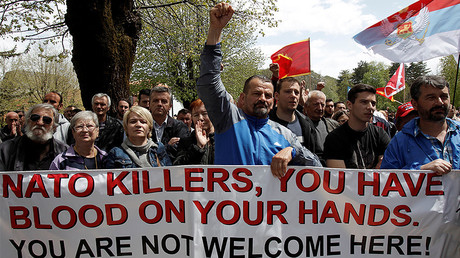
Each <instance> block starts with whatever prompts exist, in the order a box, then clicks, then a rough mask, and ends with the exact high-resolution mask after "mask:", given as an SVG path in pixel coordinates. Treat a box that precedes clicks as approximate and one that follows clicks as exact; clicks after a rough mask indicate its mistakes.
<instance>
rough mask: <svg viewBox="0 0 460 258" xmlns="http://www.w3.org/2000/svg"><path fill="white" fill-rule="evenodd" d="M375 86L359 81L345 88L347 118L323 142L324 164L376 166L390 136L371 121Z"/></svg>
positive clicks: (329, 165) (369, 167) (374, 102)
mask: <svg viewBox="0 0 460 258" xmlns="http://www.w3.org/2000/svg"><path fill="white" fill-rule="evenodd" d="M375 93H376V90H375V89H374V88H373V87H372V86H370V85H367V84H358V85H355V86H354V87H353V88H351V89H350V91H349V92H348V100H347V107H348V109H349V110H350V113H349V119H348V121H347V122H345V123H344V124H343V125H341V126H339V127H338V128H336V129H335V130H333V131H332V132H330V133H329V134H328V135H327V137H326V141H325V142H324V158H325V159H326V166H327V167H333V168H360V169H371V168H377V169H378V168H379V167H380V164H381V161H382V158H383V153H384V152H385V149H386V148H387V146H388V143H389V142H390V137H389V136H388V134H387V133H386V132H385V131H384V130H383V129H382V128H381V127H377V126H375V125H373V124H372V117H373V113H374V111H375V105H376V99H375Z"/></svg>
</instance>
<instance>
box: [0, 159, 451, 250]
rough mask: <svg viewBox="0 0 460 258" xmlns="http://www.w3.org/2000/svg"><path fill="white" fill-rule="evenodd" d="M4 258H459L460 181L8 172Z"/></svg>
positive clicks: (231, 172)
mask: <svg viewBox="0 0 460 258" xmlns="http://www.w3.org/2000/svg"><path fill="white" fill-rule="evenodd" d="M0 176H1V177H0V178H1V183H0V187H1V189H0V192H1V194H2V201H1V202H0V235H1V237H0V250H1V253H0V257H8V258H11V257H200V258H201V257H235V258H242V257H252V258H256V257H318V256H321V257H337V256H340V257H460V218H459V206H460V204H459V203H460V199H459V192H460V173H459V171H454V172H451V173H449V174H447V175H444V176H438V175H436V174H434V173H431V172H427V171H402V170H398V171H390V170H366V171H361V170H337V169H327V168H325V169H323V168H313V167H290V168H289V170H288V172H287V174H286V176H285V177H283V178H282V179H276V178H274V177H273V176H272V175H271V172H270V167H268V166H180V167H165V168H152V169H128V170H95V171H43V172H10V173H1V174H0Z"/></svg>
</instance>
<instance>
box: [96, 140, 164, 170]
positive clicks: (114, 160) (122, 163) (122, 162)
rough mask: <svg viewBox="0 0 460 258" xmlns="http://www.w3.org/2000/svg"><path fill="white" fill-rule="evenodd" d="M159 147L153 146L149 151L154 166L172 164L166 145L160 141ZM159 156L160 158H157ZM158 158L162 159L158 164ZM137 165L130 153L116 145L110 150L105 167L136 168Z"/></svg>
mask: <svg viewBox="0 0 460 258" xmlns="http://www.w3.org/2000/svg"><path fill="white" fill-rule="evenodd" d="M157 144H158V147H151V148H150V149H149V151H148V155H149V160H150V163H151V164H152V167H162V166H171V165H172V164H171V160H170V159H169V156H168V154H167V153H166V148H165V146H164V145H163V144H162V143H161V142H159V143H157ZM157 158H158V159H157ZM157 160H159V161H160V166H158V162H157ZM136 167H137V165H136V163H134V161H132V160H131V158H130V157H129V155H128V153H127V152H126V151H125V150H124V149H123V148H121V147H115V148H113V149H111V150H110V151H109V154H108V155H107V158H106V159H105V168H136Z"/></svg>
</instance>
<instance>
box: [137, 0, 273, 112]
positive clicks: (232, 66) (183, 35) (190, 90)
mask: <svg viewBox="0 0 460 258" xmlns="http://www.w3.org/2000/svg"><path fill="white" fill-rule="evenodd" d="M168 3H169V4H171V3H173V1H157V0H139V1H138V4H139V5H140V6H146V7H148V6H158V5H159V4H168ZM275 3H276V0H270V1H261V0H253V1H241V0H239V1H233V2H232V3H231V4H232V6H233V8H234V9H235V10H237V12H236V13H235V15H234V17H233V19H232V20H231V22H230V23H229V24H228V25H227V27H226V28H225V30H224V32H223V40H222V51H223V53H224V57H223V58H224V59H223V64H224V67H225V68H224V70H223V73H222V80H223V81H224V84H225V85H226V87H227V89H228V90H229V92H231V93H232V94H234V97H237V96H235V94H237V93H238V92H240V91H241V88H242V85H243V83H244V80H245V79H246V78H247V77H249V76H250V75H253V74H255V73H256V71H257V70H258V69H259V68H260V65H261V64H262V59H263V56H262V54H261V52H260V50H258V49H254V48H253V45H254V43H255V39H256V36H255V35H256V33H258V32H259V33H263V32H261V31H257V28H258V27H259V26H260V25H262V24H267V25H269V26H274V25H276V21H275V20H273V18H272V16H273V13H274V11H276V10H277V8H276V5H275ZM214 4H215V2H214V1H205V0H197V1H185V3H184V4H176V5H169V6H163V7H161V8H143V9H142V10H143V20H144V33H143V35H142V36H141V39H140V41H139V42H138V49H137V57H136V61H135V63H134V67H133V73H132V76H131V80H132V81H136V82H137V84H136V86H135V87H132V88H131V93H132V94H136V93H137V91H138V90H139V89H140V88H150V87H152V86H154V85H155V84H156V83H158V82H162V83H166V84H168V85H169V86H171V87H172V89H173V91H174V93H175V96H176V97H177V98H178V99H180V100H181V101H183V102H184V103H185V104H186V103H189V102H191V101H193V100H194V99H195V98H196V97H197V96H196V90H195V84H196V80H197V79H198V76H199V70H198V68H199V62H200V59H199V55H200V53H201V50H202V48H203V45H204V42H205V40H206V34H207V29H208V28H207V26H208V16H209V9H210V8H211V7H212V6H214ZM185 106H187V105H185Z"/></svg>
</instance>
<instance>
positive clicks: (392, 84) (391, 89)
mask: <svg viewBox="0 0 460 258" xmlns="http://www.w3.org/2000/svg"><path fill="white" fill-rule="evenodd" d="M405 87H406V83H405V78H404V64H400V65H399V67H398V69H397V70H396V72H395V73H394V74H393V76H391V79H390V81H389V82H388V83H387V85H386V86H385V87H382V88H377V89H376V90H377V94H379V95H382V96H384V97H385V98H387V99H389V100H391V101H394V98H393V95H395V94H396V93H398V92H400V91H402V90H403V89H404V88H405Z"/></svg>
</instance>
